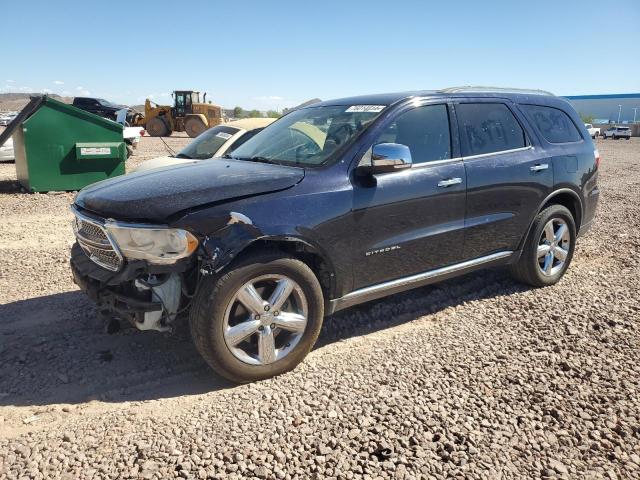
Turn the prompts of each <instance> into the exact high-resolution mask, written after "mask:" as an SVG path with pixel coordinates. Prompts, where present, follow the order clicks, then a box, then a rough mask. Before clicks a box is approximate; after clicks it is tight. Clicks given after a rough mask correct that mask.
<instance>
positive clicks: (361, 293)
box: [329, 250, 515, 313]
mask: <svg viewBox="0 0 640 480" xmlns="http://www.w3.org/2000/svg"><path fill="white" fill-rule="evenodd" d="M514 253H515V252H513V251H511V250H505V251H502V252H496V253H492V254H491V255H486V256H484V257H479V258H474V259H472V260H466V261H464V262H461V263H456V264H454V265H448V266H446V267H441V268H436V269H435V270H429V271H426V272H423V273H417V274H415V275H410V276H408V277H402V278H397V279H395V280H391V281H388V282H384V283H378V284H376V285H371V286H370V287H365V288H361V289H359V290H354V291H353V292H351V293H348V294H346V295H345V296H343V297H340V298H337V299H335V300H331V308H330V312H329V313H332V312H335V311H337V310H341V309H343V308H346V307H349V306H352V305H356V304H358V303H363V302H367V301H369V300H375V299H376V298H380V297H384V296H386V295H390V294H392V293H398V292H401V291H404V290H410V289H411V288H415V287H418V286H420V285H426V284H428V283H432V281H434V280H436V279H438V278H440V277H445V276H448V275H451V274H454V273H458V272H463V271H465V270H472V269H475V268H477V267H479V266H481V265H484V264H487V263H491V262H495V261H498V260H502V259H506V258H508V257H511V256H512V255H513V254H514Z"/></svg>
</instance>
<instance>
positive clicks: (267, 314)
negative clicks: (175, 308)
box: [189, 253, 324, 383]
mask: <svg viewBox="0 0 640 480" xmlns="http://www.w3.org/2000/svg"><path fill="white" fill-rule="evenodd" d="M323 316H324V300H323V296H322V290H321V288H320V284H319V282H318V279H317V278H316V276H315V275H314V273H313V272H312V271H311V269H310V268H309V267H308V266H307V265H306V264H305V263H303V262H301V261H300V260H297V259H295V258H291V257H286V256H283V255H281V254H277V253H262V254H257V255H253V256H251V257H248V258H247V259H246V260H244V261H242V262H240V263H239V264H238V265H236V266H235V267H234V268H233V269H232V270H230V271H229V272H228V273H226V274H224V275H222V276H221V277H218V278H215V277H209V278H207V279H205V280H203V283H202V285H201V286H200V288H199V293H198V295H197V296H196V298H195V300H194V305H193V308H192V309H191V313H190V319H189V321H190V325H191V335H192V337H193V340H194V343H195V345H196V348H197V349H198V351H199V352H200V354H201V355H202V356H203V358H204V359H205V360H206V361H207V363H208V364H209V365H210V366H211V368H213V370H215V371H216V372H217V373H218V374H220V375H222V376H223V377H225V378H227V379H229V380H231V381H233V382H237V383H244V382H251V381H254V380H261V379H265V378H269V377H272V376H275V375H279V374H281V373H284V372H287V371H289V370H291V369H293V368H294V367H295V366H296V365H298V363H300V362H301V361H302V360H303V359H304V357H305V356H306V355H307V353H309V351H310V350H311V348H312V347H313V345H314V344H315V342H316V339H317V338H318V334H319V333H320V328H321V326H322V319H323Z"/></svg>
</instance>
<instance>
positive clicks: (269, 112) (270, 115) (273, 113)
mask: <svg viewBox="0 0 640 480" xmlns="http://www.w3.org/2000/svg"><path fill="white" fill-rule="evenodd" d="M281 116H282V115H280V114H279V113H278V112H276V111H275V110H267V118H280V117H281Z"/></svg>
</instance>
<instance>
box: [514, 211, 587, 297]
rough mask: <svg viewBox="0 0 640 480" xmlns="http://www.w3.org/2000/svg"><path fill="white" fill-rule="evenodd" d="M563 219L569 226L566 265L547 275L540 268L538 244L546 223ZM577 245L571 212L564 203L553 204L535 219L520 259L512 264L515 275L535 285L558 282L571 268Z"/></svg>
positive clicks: (540, 285) (517, 278)
mask: <svg viewBox="0 0 640 480" xmlns="http://www.w3.org/2000/svg"><path fill="white" fill-rule="evenodd" d="M553 219H561V220H563V221H564V222H565V223H566V225H567V226H568V228H569V238H570V240H569V249H568V254H567V257H566V259H565V261H564V265H563V266H562V268H561V269H559V270H558V271H557V272H556V273H555V274H553V275H545V274H543V272H542V271H541V269H540V266H539V263H538V262H539V258H538V244H539V241H540V239H541V236H542V234H543V231H544V228H545V225H546V224H547V223H548V222H549V221H551V220H553ZM575 246H576V224H575V220H574V218H573V215H572V214H571V212H570V211H569V210H568V209H567V208H566V207H563V206H562V205H551V206H549V207H547V208H545V209H544V210H542V211H541V212H540V213H539V214H538V215H537V216H536V218H535V219H534V220H533V224H532V226H531V229H530V231H529V235H528V236H527V239H526V241H525V243H524V247H523V249H522V254H521V255H520V258H519V259H518V261H517V262H516V263H515V264H513V265H511V267H510V270H511V274H512V275H513V277H515V278H516V280H519V281H520V282H522V283H526V284H528V285H531V286H533V287H546V286H548V285H553V284H555V283H557V282H558V281H559V280H560V279H561V278H562V276H563V275H564V274H565V272H566V271H567V268H569V265H570V264H571V259H572V258H573V252H574V250H575Z"/></svg>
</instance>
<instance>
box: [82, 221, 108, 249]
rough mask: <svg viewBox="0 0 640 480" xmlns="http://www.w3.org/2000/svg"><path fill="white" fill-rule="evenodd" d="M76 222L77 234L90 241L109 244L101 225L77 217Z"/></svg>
mask: <svg viewBox="0 0 640 480" xmlns="http://www.w3.org/2000/svg"><path fill="white" fill-rule="evenodd" d="M76 222H77V223H76V224H77V225H78V230H77V232H76V233H77V234H79V235H82V237H83V238H86V239H87V240H90V241H92V242H96V243H101V244H105V245H109V239H108V238H107V235H106V233H105V231H104V230H103V229H102V227H99V226H98V225H95V224H93V223H89V222H87V221H85V220H81V219H77V220H76Z"/></svg>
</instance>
